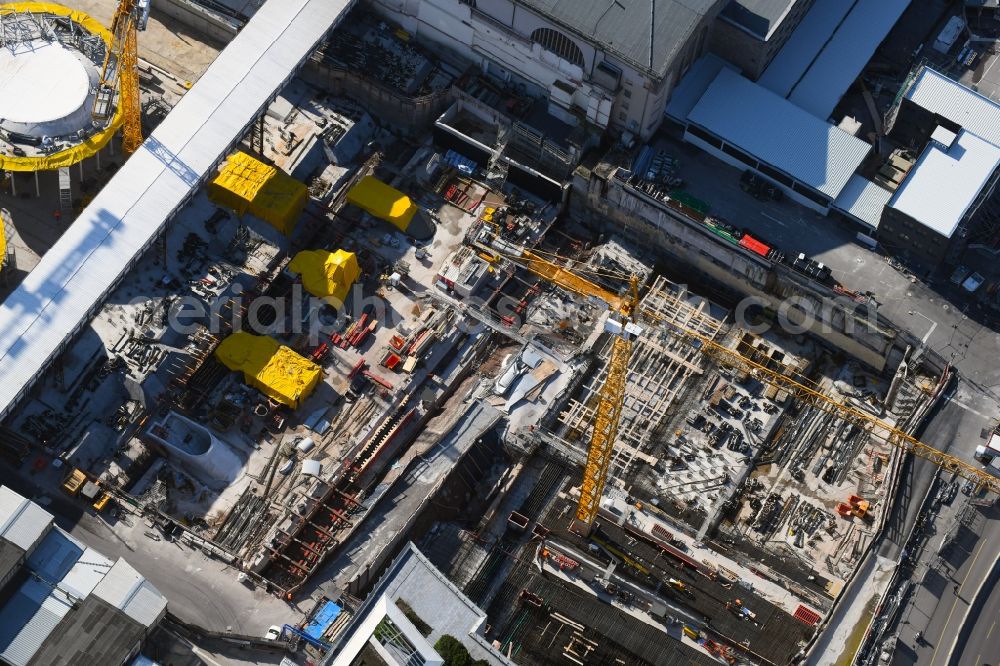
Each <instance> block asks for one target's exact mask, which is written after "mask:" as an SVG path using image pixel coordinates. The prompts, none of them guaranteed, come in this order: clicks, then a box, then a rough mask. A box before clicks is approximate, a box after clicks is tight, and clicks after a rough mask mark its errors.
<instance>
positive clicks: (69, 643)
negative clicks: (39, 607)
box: [30, 595, 146, 666]
mask: <svg viewBox="0 0 1000 666" xmlns="http://www.w3.org/2000/svg"><path fill="white" fill-rule="evenodd" d="M145 631H146V628H145V627H143V626H142V625H141V624H139V623H138V622H136V621H135V620H133V619H132V618H130V617H128V616H126V615H125V614H123V613H121V612H120V611H118V609H116V608H114V607H113V606H111V605H110V604H108V603H106V602H104V601H102V600H100V599H98V598H97V597H95V596H94V595H90V596H88V597H87V598H86V599H84V600H83V601H82V602H81V603H80V604H79V605H78V606H76V607H75V608H74V609H73V610H71V611H70V612H69V613H67V614H66V615H65V616H64V617H63V618H62V619H61V620H60V621H59V624H57V625H56V627H55V629H54V630H53V631H52V633H51V634H49V637H48V638H47V639H46V640H45V642H44V643H42V645H41V647H39V648H38V651H37V652H35V655H34V657H33V658H32V660H31V662H30V663H31V664H46V666H75V665H76V664H120V663H124V661H125V660H126V659H127V658H128V656H129V655H130V654H132V650H133V649H134V648H135V647H136V646H137V645H139V643H140V642H141V641H142V639H143V636H144V634H145Z"/></svg>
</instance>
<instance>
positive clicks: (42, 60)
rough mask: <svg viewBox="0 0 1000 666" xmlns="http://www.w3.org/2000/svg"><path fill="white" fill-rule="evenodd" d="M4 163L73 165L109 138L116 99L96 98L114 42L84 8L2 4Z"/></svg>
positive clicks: (23, 167) (10, 166) (16, 166)
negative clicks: (106, 58)
mask: <svg viewBox="0 0 1000 666" xmlns="http://www.w3.org/2000/svg"><path fill="white" fill-rule="evenodd" d="M0 34H2V42H0V46H2V48H0V89H2V90H3V91H4V94H3V96H2V97H0V139H2V140H3V144H4V145H3V156H2V161H3V167H4V169H5V170H11V171H36V170H43V169H54V168H59V167H64V166H69V165H71V164H75V163H76V162H79V161H80V160H82V159H85V158H87V157H90V156H91V155H93V154H94V153H96V152H97V151H98V150H100V148H102V147H103V146H104V145H106V144H107V143H108V141H110V139H111V136H112V135H113V134H114V131H115V130H116V129H117V127H118V125H119V124H120V117H119V114H118V113H117V109H116V108H115V104H114V99H103V96H102V100H100V103H99V100H98V99H97V98H98V94H99V90H100V87H101V86H100V81H101V70H102V68H103V66H104V59H105V55H106V53H107V51H108V46H109V43H110V40H111V35H110V33H108V32H107V30H105V29H104V28H103V27H101V25H100V24H99V23H97V21H95V20H94V19H92V18H90V17H89V16H87V15H86V14H83V13H81V12H77V11H74V10H71V9H68V8H66V7H62V6H60V5H55V4H51V3H16V4H13V5H0Z"/></svg>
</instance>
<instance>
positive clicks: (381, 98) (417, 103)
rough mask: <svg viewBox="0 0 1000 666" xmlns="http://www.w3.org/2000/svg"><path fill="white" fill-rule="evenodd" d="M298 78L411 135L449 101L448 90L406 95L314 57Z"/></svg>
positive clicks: (423, 126)
mask: <svg viewBox="0 0 1000 666" xmlns="http://www.w3.org/2000/svg"><path fill="white" fill-rule="evenodd" d="M302 78H304V79H305V80H306V81H308V82H309V83H312V84H313V85H315V86H318V87H319V88H322V89H323V90H327V91H329V92H330V93H332V94H334V95H336V96H343V97H350V98H353V99H355V100H357V101H358V102H359V103H360V104H361V105H362V106H364V107H365V108H366V109H368V110H369V111H371V112H372V113H373V114H374V115H375V116H377V117H378V118H379V119H381V120H383V121H385V122H386V123H388V124H390V125H392V127H393V129H396V130H401V131H402V132H404V133H405V134H408V135H410V136H413V135H415V134H418V133H420V132H423V131H425V130H426V129H427V128H428V127H429V126H430V125H431V124H433V122H434V121H435V120H436V119H437V117H438V116H440V115H441V114H442V113H443V112H444V110H445V109H447V108H448V105H449V104H450V103H451V102H452V94H451V91H450V90H443V91H441V92H439V93H434V94H430V95H423V96H420V97H408V96H406V95H403V94H401V93H399V92H398V91H395V90H393V89H391V88H389V87H387V86H384V85H382V84H380V83H378V82H377V81H374V80H372V79H370V78H368V77H366V76H365V75H364V73H363V72H352V71H349V70H346V69H341V68H339V67H334V66H332V65H330V64H329V63H324V62H321V61H319V60H317V59H316V58H312V59H310V60H309V61H308V62H307V63H306V65H305V67H303V68H302Z"/></svg>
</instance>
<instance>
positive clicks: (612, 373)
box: [505, 250, 1000, 534]
mask: <svg viewBox="0 0 1000 666" xmlns="http://www.w3.org/2000/svg"><path fill="white" fill-rule="evenodd" d="M505 256H508V257H509V258H511V259H513V260H514V261H516V262H518V263H520V264H521V265H523V266H524V267H526V268H527V269H528V270H529V271H530V272H531V273H534V274H535V275H537V276H539V277H541V278H543V279H545V280H548V281H549V282H551V283H552V284H555V285H556V286H559V287H562V288H563V289H566V290H567V291H570V292H573V293H575V294H578V295H580V296H584V297H587V298H594V299H597V300H599V301H602V302H603V303H606V304H607V305H608V307H609V308H611V310H612V311H613V312H615V313H616V314H617V315H618V316H619V317H620V321H619V320H615V319H612V318H610V317H609V319H608V323H607V324H606V325H605V330H607V331H609V332H611V333H613V334H614V336H615V338H614V342H613V344H612V348H611V358H610V359H609V361H608V372H607V378H606V379H605V381H604V384H603V386H602V387H601V391H600V403H599V404H598V407H597V414H596V416H595V417H594V427H593V432H592V433H591V436H590V447H589V449H588V452H587V463H586V466H585V468H584V473H583V480H582V483H581V486H580V501H579V503H578V504H577V509H576V521H575V522H574V529H576V530H577V531H579V532H582V533H584V534H586V533H589V532H590V529H591V527H592V526H593V524H594V520H595V519H596V518H597V514H598V510H599V509H600V501H601V495H602V494H603V492H604V485H605V483H606V481H607V475H608V466H609V464H610V462H611V456H612V453H613V451H614V444H615V440H616V438H617V434H618V424H619V421H620V420H621V409H622V403H623V401H624V398H625V388H626V385H627V380H628V363H629V359H630V358H631V355H632V341H633V340H634V339H635V338H636V337H637V336H638V335H639V333H641V331H642V329H641V327H640V326H639V325H638V323H637V322H636V317H637V315H638V314H639V312H638V309H639V279H638V277H637V276H635V275H632V276H630V277H629V279H628V288H627V290H626V294H625V295H624V296H621V295H619V294H617V293H615V292H613V291H610V290H608V289H606V288H604V287H602V286H600V285H598V284H596V283H594V282H592V281H590V280H588V279H586V278H584V277H581V276H580V275H577V274H576V273H574V272H573V271H572V270H570V269H568V268H566V267H565V266H562V265H560V264H558V263H555V262H554V261H551V260H550V259H547V258H545V257H542V256H541V255H539V254H537V253H535V252H531V251H529V250H523V251H522V252H521V253H520V255H519V256H517V255H514V256H511V255H508V254H505ZM643 314H644V315H645V316H647V317H649V318H650V319H654V320H657V321H662V318H661V317H660V316H659V315H657V314H656V313H654V312H652V311H649V310H645V311H644V312H643ZM669 327H670V329H671V331H672V332H673V333H674V334H675V335H679V336H683V337H685V338H688V339H689V340H690V341H691V344H692V345H694V346H695V347H696V348H697V349H698V350H699V351H700V352H701V353H703V354H707V355H708V356H710V357H712V358H714V359H716V361H718V362H719V363H720V364H722V365H726V366H730V367H736V368H740V369H743V370H745V371H747V372H748V373H750V374H753V375H755V376H756V377H757V378H758V379H760V380H761V381H763V382H766V383H768V384H771V385H772V386H776V387H778V388H780V389H784V390H786V391H788V392H789V393H790V394H791V395H792V396H793V397H794V398H796V399H798V400H801V401H803V402H806V403H809V404H810V405H813V406H815V407H817V408H818V409H821V410H823V411H826V412H828V413H830V414H833V415H834V416H837V417H838V418H841V419H844V420H846V421H848V422H850V423H853V424H855V425H857V426H859V427H861V428H863V429H865V430H867V431H868V432H869V433H870V435H871V436H872V437H876V438H878V439H880V440H882V441H885V442H887V443H889V444H891V445H893V446H895V447H897V448H900V449H902V450H903V451H905V452H908V453H912V454H913V455H915V456H917V457H919V458H923V459H925V460H929V461H931V462H932V463H934V464H935V465H937V466H939V467H941V468H943V469H946V470H949V471H951V472H954V473H955V474H956V475H958V476H960V477H962V478H964V479H967V480H969V481H972V482H973V483H975V484H976V485H977V486H978V487H979V488H981V489H985V490H987V491H988V492H992V493H996V494H1000V478H997V477H995V476H993V475H992V474H990V473H989V472H987V471H986V470H983V469H979V468H977V467H976V466H974V465H970V464H969V463H967V462H965V461H963V460H960V459H959V458H956V457H954V456H951V455H948V454H946V453H943V452H941V451H938V450H937V449H935V448H934V447H932V446H929V445H927V444H924V443H923V442H921V441H920V440H918V439H916V438H915V437H913V436H912V435H909V434H907V433H905V432H903V431H902V430H900V429H899V428H897V427H895V426H893V425H891V424H889V423H886V422H885V421H883V420H882V419H880V418H878V417H877V416H875V415H873V414H869V413H868V412H865V411H863V410H860V409H856V408H854V407H852V406H850V405H848V404H846V403H840V402H837V401H836V400H834V399H833V398H831V397H829V396H827V395H826V394H824V393H823V392H822V391H820V390H818V388H814V387H811V386H809V385H807V382H808V380H805V379H802V380H801V381H800V380H799V379H798V378H796V373H794V372H791V371H790V369H788V368H785V372H782V371H779V370H774V369H771V368H769V367H766V366H764V365H762V364H760V363H757V362H756V361H754V360H752V359H749V358H746V357H744V356H743V355H742V354H740V353H739V352H737V351H736V350H734V349H730V348H729V347H726V346H725V345H722V344H720V343H718V342H716V341H715V340H712V339H710V338H708V337H706V336H704V335H702V334H700V333H698V332H697V331H694V330H691V329H689V328H686V327H680V326H677V325H675V324H669Z"/></svg>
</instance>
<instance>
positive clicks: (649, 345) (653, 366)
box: [559, 277, 722, 479]
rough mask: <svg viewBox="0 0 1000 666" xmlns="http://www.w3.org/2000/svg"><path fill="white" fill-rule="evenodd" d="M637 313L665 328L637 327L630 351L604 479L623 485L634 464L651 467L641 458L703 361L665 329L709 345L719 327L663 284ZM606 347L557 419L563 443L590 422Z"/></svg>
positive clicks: (700, 305) (584, 432)
mask: <svg viewBox="0 0 1000 666" xmlns="http://www.w3.org/2000/svg"><path fill="white" fill-rule="evenodd" d="M640 311H641V312H654V313H655V314H656V315H657V316H658V318H659V319H660V321H661V322H666V323H667V326H660V325H655V326H643V332H642V334H640V335H639V337H638V338H637V339H636V341H635V343H634V344H633V347H632V356H631V358H630V360H629V375H628V387H627V389H626V391H625V401H624V405H623V408H622V416H621V422H620V424H619V428H618V438H617V441H616V442H615V448H614V456H613V458H612V461H611V468H610V472H609V475H610V476H611V477H614V478H618V479H624V478H627V476H628V471H629V469H630V468H631V466H632V464H633V462H635V460H637V459H638V460H642V461H644V462H646V463H648V464H655V463H656V458H655V457H653V456H652V455H650V454H649V453H647V452H646V451H647V449H648V445H649V443H650V441H651V439H652V437H653V435H654V434H655V433H656V432H657V430H658V428H659V427H660V426H661V425H662V422H663V421H664V417H665V416H666V414H667V412H668V410H669V409H670V407H671V406H672V405H673V403H674V401H675V400H676V399H677V397H678V396H679V395H681V394H682V393H683V391H684V388H685V386H686V384H687V382H688V380H689V378H691V377H692V376H699V375H702V374H703V373H704V371H705V363H706V359H705V358H704V356H703V355H702V354H701V353H700V351H699V350H698V349H697V348H695V347H694V346H692V345H691V344H690V343H689V342H688V341H687V340H686V339H684V338H680V337H678V336H675V335H672V334H671V333H670V332H669V331H670V330H671V325H673V326H679V327H684V328H690V329H693V330H696V331H698V332H699V333H700V334H701V335H704V336H706V337H708V338H712V339H714V338H715V337H716V336H717V335H718V333H719V331H720V330H721V327H722V321H721V320H720V319H717V318H716V317H714V316H713V315H712V314H711V313H710V312H709V311H708V303H707V301H704V300H700V301H695V300H694V299H693V297H691V295H690V294H688V293H687V292H685V291H683V290H682V289H680V288H679V287H678V286H677V285H674V284H673V283H671V282H669V281H668V280H666V279H665V278H662V277H660V278H657V280H656V282H655V284H654V285H653V287H652V288H651V289H650V291H649V293H648V294H647V295H646V296H645V297H644V298H643V300H642V303H641V307H640ZM610 353H611V344H610V341H607V342H606V343H605V344H604V345H603V347H602V348H601V349H600V351H599V352H598V356H599V361H598V362H599V364H600V367H599V370H598V371H597V372H595V373H593V374H592V375H591V376H590V377H589V378H588V379H587V381H586V382H585V383H584V385H583V387H582V392H581V394H580V395H579V396H577V397H576V398H574V399H571V400H570V401H569V403H568V404H567V408H566V410H564V411H563V412H561V413H560V415H559V422H560V423H561V424H562V425H563V426H565V428H566V432H565V436H566V438H567V439H577V438H581V439H584V440H585V439H586V438H587V437H588V436H589V429H590V427H591V424H592V423H593V421H594V416H595V410H596V406H597V401H598V398H599V392H600V389H601V387H602V386H603V385H604V382H605V379H606V378H607V368H608V359H609V358H610Z"/></svg>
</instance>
